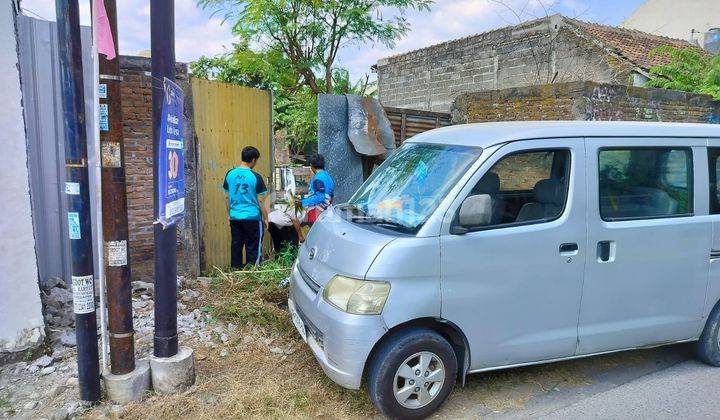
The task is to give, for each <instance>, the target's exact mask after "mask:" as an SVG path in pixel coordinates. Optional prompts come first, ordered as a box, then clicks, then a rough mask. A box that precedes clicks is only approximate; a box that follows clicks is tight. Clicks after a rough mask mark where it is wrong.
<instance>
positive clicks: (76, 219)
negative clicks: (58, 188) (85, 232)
mask: <svg viewBox="0 0 720 420" xmlns="http://www.w3.org/2000/svg"><path fill="white" fill-rule="evenodd" d="M68 235H69V236H70V239H80V213H78V212H76V211H69V212H68Z"/></svg>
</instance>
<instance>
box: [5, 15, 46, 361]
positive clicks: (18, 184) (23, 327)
mask: <svg viewBox="0 0 720 420" xmlns="http://www.w3.org/2000/svg"><path fill="white" fill-rule="evenodd" d="M14 7H15V6H14V2H12V1H3V2H0V86H2V87H3V88H2V89H0V104H2V112H0V144H2V147H3V151H2V153H0V195H2V198H3V205H2V209H3V214H2V217H0V291H2V292H1V293H0V360H2V359H3V358H4V356H7V355H8V354H9V353H15V352H20V351H23V350H26V349H28V348H31V347H34V346H37V345H38V344H40V343H41V342H42V339H43V336H44V323H43V317H42V304H41V303H40V289H39V286H38V271H37V259H36V256H35V237H34V233H33V225H32V212H31V210H30V186H29V178H28V168H27V144H26V141H25V121H24V118H23V112H22V94H21V91H20V73H19V70H18V54H17V41H16V37H15V33H16V32H15V9H14Z"/></svg>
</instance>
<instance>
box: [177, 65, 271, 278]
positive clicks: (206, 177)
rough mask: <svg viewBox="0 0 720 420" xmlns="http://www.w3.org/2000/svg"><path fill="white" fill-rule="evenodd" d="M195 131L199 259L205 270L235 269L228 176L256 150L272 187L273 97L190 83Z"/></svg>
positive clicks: (234, 87)
mask: <svg viewBox="0 0 720 420" xmlns="http://www.w3.org/2000/svg"><path fill="white" fill-rule="evenodd" d="M191 85H192V95H193V108H194V115H195V132H196V134H197V144H198V154H199V156H198V162H199V163H200V164H199V165H198V166H199V168H200V169H199V170H200V174H199V182H198V187H199V191H198V201H199V202H200V211H199V213H200V229H201V231H200V236H201V238H202V239H201V244H200V261H201V265H202V269H203V270H210V269H212V268H213V267H220V268H226V267H229V266H230V228H229V224H228V214H227V207H226V203H227V198H226V196H225V193H224V191H223V189H222V185H223V181H224V178H225V174H226V173H227V171H228V170H230V169H232V168H233V167H234V166H237V165H238V164H239V163H240V162H241V158H240V154H241V151H242V149H243V147H245V146H255V147H256V148H257V149H258V150H259V151H260V160H259V161H258V164H257V166H256V167H255V171H256V172H258V173H259V174H260V175H262V176H263V178H264V179H265V182H266V183H267V185H268V189H270V179H271V178H270V176H271V174H272V173H273V172H272V170H273V155H272V153H271V150H272V95H271V93H270V92H269V91H266V90H260V89H251V88H246V87H242V86H237V85H231V84H227V83H220V82H214V81H209V80H203V79H191Z"/></svg>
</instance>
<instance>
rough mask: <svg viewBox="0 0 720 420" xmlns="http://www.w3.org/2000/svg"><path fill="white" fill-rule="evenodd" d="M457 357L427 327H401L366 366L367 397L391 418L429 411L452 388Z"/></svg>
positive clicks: (445, 343)
mask: <svg viewBox="0 0 720 420" xmlns="http://www.w3.org/2000/svg"><path fill="white" fill-rule="evenodd" d="M456 376H457V359H456V357H455V352H454V351H453V348H452V346H451V345H450V343H448V342H447V340H445V339H444V338H443V337H442V336H441V335H440V334H438V333H436V332H435V331H432V330H430V329H427V328H411V329H408V330H405V331H401V332H399V333H397V334H395V335H393V336H391V337H390V338H388V339H387V340H386V341H385V342H384V343H382V344H381V346H380V348H378V350H377V351H376V352H375V354H374V357H373V359H372V360H371V362H370V367H369V369H368V388H369V392H370V398H371V399H372V401H373V403H374V404H375V406H376V407H377V408H378V410H380V411H381V412H382V413H383V414H385V415H386V416H388V417H391V418H422V417H426V416H428V415H430V414H432V413H433V412H434V411H435V410H437V409H438V407H440V405H441V404H442V403H443V402H444V401H445V399H446V398H447V396H448V395H449V394H450V391H452V388H453V386H454V384H455V379H456Z"/></svg>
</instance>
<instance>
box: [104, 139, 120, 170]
mask: <svg viewBox="0 0 720 420" xmlns="http://www.w3.org/2000/svg"><path fill="white" fill-rule="evenodd" d="M100 155H101V157H102V166H103V168H119V167H121V166H122V156H121V155H120V143H118V142H116V141H103V142H101V143H100Z"/></svg>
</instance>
